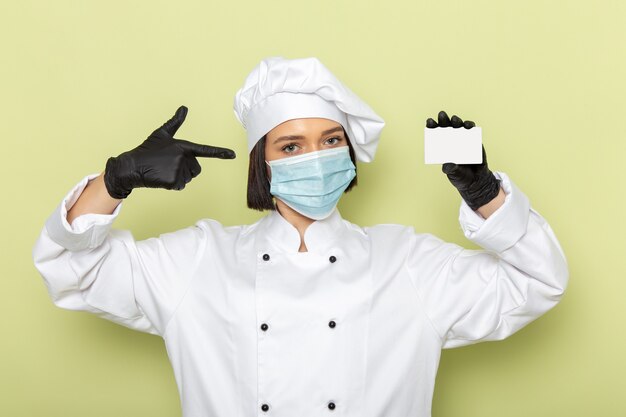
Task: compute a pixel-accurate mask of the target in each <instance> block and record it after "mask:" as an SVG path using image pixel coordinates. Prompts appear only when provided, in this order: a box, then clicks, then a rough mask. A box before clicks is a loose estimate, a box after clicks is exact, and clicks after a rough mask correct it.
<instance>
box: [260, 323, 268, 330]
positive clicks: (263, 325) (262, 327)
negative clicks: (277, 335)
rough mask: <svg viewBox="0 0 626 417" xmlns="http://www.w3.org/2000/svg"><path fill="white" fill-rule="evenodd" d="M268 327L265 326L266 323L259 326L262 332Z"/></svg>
mask: <svg viewBox="0 0 626 417" xmlns="http://www.w3.org/2000/svg"><path fill="white" fill-rule="evenodd" d="M268 327H269V326H268V325H267V323H263V324H261V330H263V331H266V330H267V328H268Z"/></svg>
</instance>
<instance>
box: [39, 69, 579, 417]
mask: <svg viewBox="0 0 626 417" xmlns="http://www.w3.org/2000/svg"><path fill="white" fill-rule="evenodd" d="M234 110H235V115H236V117H237V119H238V120H239V121H240V122H241V123H242V125H243V126H244V128H245V129H246V132H247V138H248V149H249V151H250V166H249V180H248V206H249V207H250V208H253V209H258V210H269V213H268V214H267V215H266V216H265V217H263V218H262V219H260V220H259V221H258V222H256V223H254V224H251V225H241V226H231V227H224V226H222V225H221V224H220V223H219V222H217V221H215V220H211V219H202V220H199V221H198V222H197V223H196V224H195V225H194V226H191V227H188V228H184V229H181V230H178V231H175V232H170V233H165V234H162V235H160V236H159V237H158V238H150V239H146V240H142V241H135V240H134V239H133V236H132V234H131V232H130V231H128V230H117V229H113V228H112V222H113V221H114V220H115V218H116V217H117V216H118V215H119V212H120V208H121V206H122V204H121V202H122V200H123V199H124V198H127V197H128V195H129V194H130V193H131V191H132V190H133V189H134V188H137V187H156V188H166V189H179V190H180V189H183V188H184V187H185V184H186V183H188V182H189V181H190V180H191V179H192V178H194V177H195V176H197V175H198V174H199V173H200V165H199V163H198V161H197V159H196V158H197V157H217V158H234V157H235V154H234V152H233V151H232V150H230V149H225V148H217V147H213V146H209V145H200V144H196V143H193V142H189V141H184V140H181V139H175V138H174V135H175V134H176V131H177V129H178V128H179V127H180V125H181V124H182V123H183V121H184V120H185V116H186V114H187V109H186V108H185V107H184V106H183V107H180V108H179V109H178V110H177V112H176V114H175V115H174V117H172V118H171V119H170V120H169V121H167V122H166V123H165V124H164V125H163V126H161V127H160V128H158V129H157V130H155V131H154V132H153V133H152V134H151V135H150V136H149V137H148V138H147V139H146V140H145V141H144V142H143V143H142V144H141V145H140V146H138V147H137V148H135V149H133V150H131V151H128V152H125V153H123V154H121V155H119V156H118V157H115V158H110V159H109V160H108V161H107V164H106V168H105V171H104V173H102V174H91V175H88V176H86V177H84V178H83V179H82V180H81V181H80V182H79V183H78V184H77V185H76V186H75V187H74V188H73V189H72V190H70V191H69V193H68V194H67V195H66V196H65V198H64V199H63V200H62V201H61V203H60V205H59V206H58V207H57V209H56V210H55V211H54V212H53V213H52V215H51V216H50V217H49V218H48V220H47V221H46V224H45V227H44V228H43V230H42V232H41V235H40V236H39V239H38V241H37V242H36V245H35V247H34V250H33V257H34V262H35V265H36V267H37V269H38V270H39V271H40V273H41V275H42V277H43V279H44V280H45V283H46V285H47V288H48V290H49V292H50V296H51V298H52V300H53V302H54V303H55V304H56V305H57V306H59V307H61V308H66V309H71V310H82V311H89V312H91V313H94V314H97V315H99V316H100V317H103V318H106V319H108V320H112V321H114V322H116V323H119V324H122V325H124V326H127V327H130V328H132V329H135V330H139V331H143V332H148V333H152V334H155V335H159V336H161V337H162V338H163V339H164V341H165V345H166V348H167V353H168V356H169V358H170V361H171V363H172V366H173V369H174V374H175V377H176V381H177V383H178V387H179V393H180V396H181V403H182V408H183V415H184V416H185V417H200V416H202V417H208V416H228V417H231V416H242V417H243V416H257V415H268V416H269V415H272V416H276V417H278V416H280V417H286V416H303V417H305V416H324V415H329V416H331V415H341V416H344V417H347V416H354V417H383V416H385V417H393V416H403V417H404V416H415V417H418V416H419V417H426V416H429V415H430V409H431V401H432V394H433V388H434V382H435V376H436V372H437V367H438V364H439V358H440V353H441V349H442V348H453V347H458V346H464V345H468V344H472V343H477V342H480V341H487V340H500V339H503V338H505V337H507V336H509V335H511V334H513V333H514V332H516V331H517V330H519V329H520V328H522V327H523V326H525V325H526V324H528V323H529V322H531V321H532V320H534V319H536V318H537V317H539V316H540V315H541V314H543V313H545V312H546V311H548V310H549V309H550V308H552V307H553V306H554V305H555V304H556V303H557V302H558V301H559V299H560V298H561V296H562V294H563V291H564V289H565V286H566V283H567V279H568V270H567V263H566V259H565V257H564V255H563V252H562V250H561V247H560V245H559V243H558V241H557V239H556V237H555V235H554V233H553V232H552V230H551V228H550V226H549V225H548V223H547V222H546V220H545V219H544V218H543V217H542V216H541V215H540V214H539V213H537V211H535V210H534V209H533V208H532V207H531V206H530V203H529V200H528V198H527V197H526V196H525V195H524V194H523V193H522V192H521V191H520V190H519V189H518V188H517V187H516V186H515V185H514V184H513V182H512V181H511V180H510V179H509V178H508V176H507V175H506V174H505V173H503V172H492V171H490V170H489V168H488V166H487V160H486V155H485V153H484V149H483V163H482V164H477V165H456V164H452V163H449V164H444V166H443V171H444V172H445V173H446V174H447V175H448V178H449V179H450V181H451V183H452V184H453V185H454V186H455V187H457V189H458V190H459V192H460V194H461V196H462V202H461V209H460V222H461V227H462V228H463V230H464V232H465V235H466V236H467V237H468V239H470V240H471V241H473V242H475V243H477V244H479V245H480V246H481V247H483V248H484V250H466V249H464V248H462V247H460V246H458V245H456V244H452V243H446V242H444V241H442V240H441V239H439V238H437V237H435V236H433V235H431V234H428V233H416V232H415V230H413V228H411V227H407V226H402V225H389V224H386V225H377V226H372V227H360V226H358V225H355V224H353V223H351V222H349V221H347V220H345V219H343V218H342V217H341V215H340V213H339V211H338V210H337V208H336V204H337V201H338V200H339V198H340V197H341V195H342V194H343V193H344V192H346V191H348V190H350V189H351V188H353V187H354V185H356V163H357V160H360V161H362V162H370V161H371V160H372V158H373V155H374V152H375V149H376V144H377V142H378V138H379V135H380V131H381V130H382V127H383V126H384V122H383V121H382V119H381V118H380V117H379V116H377V115H376V114H375V113H374V112H373V111H372V109H371V108H369V106H367V104H365V103H364V102H362V101H361V100H360V99H359V98H358V97H357V96H356V95H355V94H354V93H353V92H351V91H350V90H349V89H348V88H347V87H345V86H344V85H343V84H341V83H340V82H339V80H337V79H336V78H335V77H334V76H333V75H332V74H331V73H330V71H328V69H326V67H324V66H323V65H322V64H321V62H319V60H317V59H315V58H303V59H294V60H288V59H284V58H281V57H272V58H267V59H265V60H263V61H261V63H260V64H259V65H258V66H257V67H256V68H255V69H254V70H253V71H252V72H251V73H250V75H249V76H248V78H247V79H246V82H245V84H244V86H243V87H242V88H241V89H240V90H239V91H238V92H237V95H236V96H235V106H234ZM426 124H427V127H430V128H435V129H436V128H438V127H439V126H453V127H455V128H463V129H471V128H472V127H473V126H474V123H473V122H470V121H465V122H464V121H463V120H462V119H460V118H459V117H457V116H453V117H452V118H451V119H450V118H448V115H447V114H446V113H445V112H440V113H439V115H438V120H437V122H435V121H434V120H433V119H428V120H427V123H426ZM416 192H418V191H417V190H416Z"/></svg>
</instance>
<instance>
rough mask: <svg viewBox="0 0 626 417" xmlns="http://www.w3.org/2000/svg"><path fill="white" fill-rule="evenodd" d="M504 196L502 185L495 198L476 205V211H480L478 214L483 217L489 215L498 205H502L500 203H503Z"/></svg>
mask: <svg viewBox="0 0 626 417" xmlns="http://www.w3.org/2000/svg"><path fill="white" fill-rule="evenodd" d="M504 197H505V193H504V190H503V189H502V187H500V192H499V193H498V195H497V196H496V198H494V199H493V200H491V201H490V202H488V203H487V204H485V205H484V206H481V207H478V209H477V210H476V211H477V212H478V213H480V215H481V216H483V218H484V219H486V218H487V217H489V216H491V215H492V214H493V213H494V212H495V211H496V210H498V209H499V208H500V206H502V204H504Z"/></svg>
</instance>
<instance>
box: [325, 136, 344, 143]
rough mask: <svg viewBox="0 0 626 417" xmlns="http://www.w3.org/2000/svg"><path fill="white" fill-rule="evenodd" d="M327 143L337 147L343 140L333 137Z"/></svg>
mask: <svg viewBox="0 0 626 417" xmlns="http://www.w3.org/2000/svg"><path fill="white" fill-rule="evenodd" d="M326 142H328V143H329V144H330V145H336V144H337V143H339V142H341V138H340V137H339V136H333V137H332V138H328V139H326Z"/></svg>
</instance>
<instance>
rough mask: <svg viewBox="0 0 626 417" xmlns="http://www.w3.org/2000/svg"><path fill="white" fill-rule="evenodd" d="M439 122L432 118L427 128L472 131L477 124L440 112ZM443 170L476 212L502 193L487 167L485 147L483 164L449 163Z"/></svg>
mask: <svg viewBox="0 0 626 417" xmlns="http://www.w3.org/2000/svg"><path fill="white" fill-rule="evenodd" d="M437 119H438V122H439V123H437V122H435V121H434V120H433V119H432V118H428V120H426V127H427V128H436V127H449V126H452V127H453V128H460V127H461V126H463V127H464V128H465V129H471V128H472V127H474V126H476V124H475V123H474V122H472V121H470V120H466V121H465V122H463V120H461V119H460V118H459V117H457V116H456V115H453V116H452V119H449V118H448V115H447V114H446V112H445V111H443V110H442V111H440V112H439V115H438V116H437ZM441 170H442V171H443V172H444V173H445V174H446V175H447V176H448V179H449V180H450V182H451V183H452V185H454V186H455V187H456V189H457V190H459V193H460V194H461V197H463V200H465V202H466V203H467V205H468V206H470V208H471V209H472V210H476V209H478V208H479V207H481V206H484V205H485V204H487V203H488V202H490V201H491V200H493V199H494V198H495V197H496V196H497V195H498V193H499V192H500V180H499V179H497V178H496V177H495V176H494V175H493V173H492V172H491V171H490V170H489V167H488V166H487V154H486V153H485V147H484V146H483V163H482V164H454V163H452V162H448V163H445V164H443V165H442V167H441Z"/></svg>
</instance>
